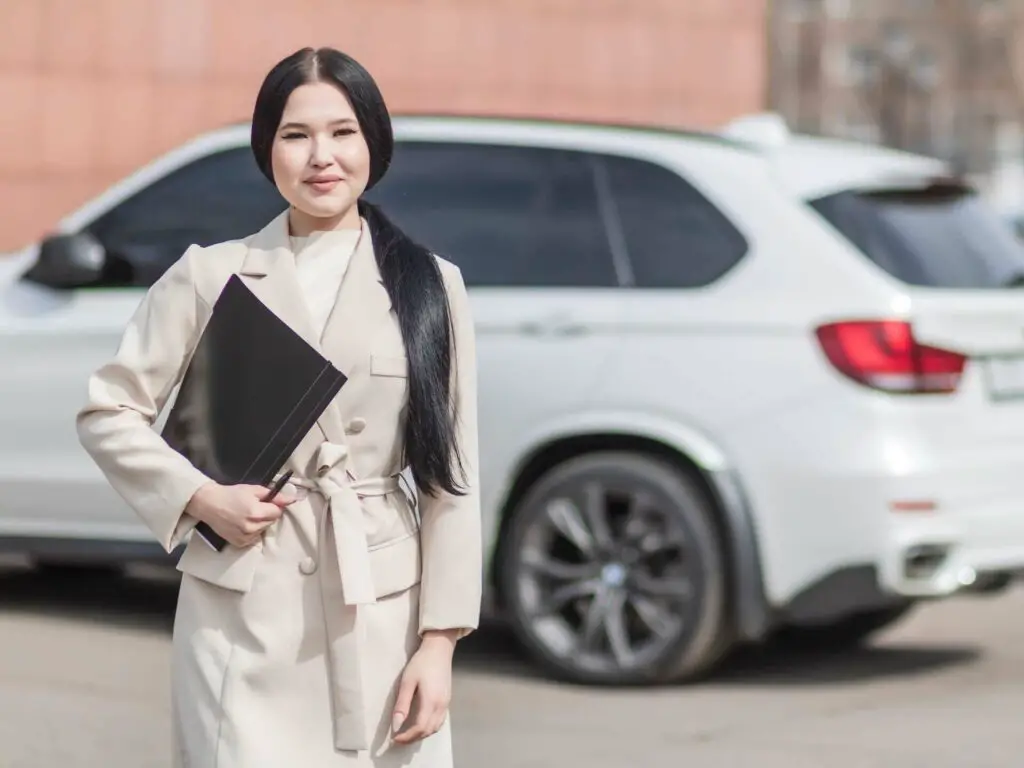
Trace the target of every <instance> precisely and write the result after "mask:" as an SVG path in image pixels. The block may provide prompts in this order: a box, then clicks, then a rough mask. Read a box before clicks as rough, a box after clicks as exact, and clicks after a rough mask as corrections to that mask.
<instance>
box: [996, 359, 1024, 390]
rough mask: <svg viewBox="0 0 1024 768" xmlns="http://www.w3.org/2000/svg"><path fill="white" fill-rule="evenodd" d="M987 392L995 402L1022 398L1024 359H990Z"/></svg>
mask: <svg viewBox="0 0 1024 768" xmlns="http://www.w3.org/2000/svg"><path fill="white" fill-rule="evenodd" d="M988 391H989V393H990V394H991V395H992V397H993V398H995V399H996V400H1009V399H1013V398H1019V397H1024V357H990V358H989V360H988Z"/></svg>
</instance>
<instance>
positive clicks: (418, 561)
mask: <svg viewBox="0 0 1024 768" xmlns="http://www.w3.org/2000/svg"><path fill="white" fill-rule="evenodd" d="M287 235H288V232H287V217H286V214H282V215H281V216H279V217H278V218H276V219H275V220H274V221H272V222H271V223H270V224H269V225H268V226H267V227H265V228H264V229H263V230H262V231H260V232H259V233H257V234H255V235H253V236H252V237H250V238H247V239H246V240H243V241H232V242H227V243H221V244H217V245H213V246H209V247H206V248H200V247H197V246H193V247H191V248H190V249H189V250H188V251H187V252H186V253H185V254H184V255H183V257H182V258H181V259H180V260H179V261H178V262H176V263H175V264H174V265H173V266H172V267H171V268H170V269H169V270H168V271H167V272H166V273H165V274H164V276H163V277H162V278H161V279H160V280H159V281H158V282H157V283H156V284H155V285H153V286H152V288H151V289H150V290H149V291H148V293H147V294H146V296H145V298H144V299H143V301H142V303H141V305H140V306H139V308H138V310H137V311H136V312H135V314H134V316H133V317H132V319H131V321H130V323H129V325H128V327H127V329H126V331H125V333H124V337H123V339H122V341H121V344H120V346H119V348H118V350H117V352H116V354H115V355H114V357H113V359H112V360H111V361H110V362H109V363H107V364H106V365H104V366H103V367H102V368H100V369H99V370H98V371H97V372H96V373H95V374H94V375H93V376H92V377H91V379H90V381H89V385H88V399H87V403H86V404H85V406H84V407H83V408H82V410H81V413H80V414H79V416H78V422H77V423H78V431H79V436H80V439H81V442H82V444H83V446H84V447H85V448H86V450H87V451H88V452H89V454H90V455H91V456H92V457H93V459H94V460H95V461H96V463H97V464H98V465H99V467H100V468H101V469H102V471H103V472H104V474H105V475H106V477H107V479H108V480H109V482H110V483H111V484H112V486H113V487H114V488H115V489H116V490H117V491H118V493H120V494H121V496H122V497H123V498H124V499H125V500H126V501H127V503H128V504H129V505H130V506H131V507H132V508H133V509H135V510H136V511H137V513H138V514H139V515H140V516H141V518H142V519H143V520H144V521H145V523H146V524H147V525H148V526H149V528H150V529H151V530H152V532H153V534H154V536H155V537H156V538H157V540H158V541H159V542H160V543H161V544H162V545H163V546H164V548H165V549H167V550H168V551H170V550H172V549H174V548H175V547H176V546H177V545H178V544H179V543H181V542H182V541H187V545H186V547H185V550H184V553H183V555H182V557H181V559H180V561H179V564H178V569H179V570H180V571H182V572H183V576H182V585H181V591H180V594H179V600H178V608H177V613H176V617H175V626H174V636H173V713H174V714H173V725H174V747H175V761H176V762H175V764H176V765H178V766H182V767H185V766H187V767H188V768H292V766H295V767H296V768H297V767H298V766H301V767H302V768H327V766H371V765H372V766H403V767H408V768H443V767H445V766H450V765H451V763H452V757H451V734H450V730H449V725H448V723H446V724H445V726H444V727H443V728H442V730H441V731H439V732H438V733H437V734H435V735H434V736H432V737H429V738H428V739H425V740H423V741H422V742H420V743H418V744H415V745H408V746H403V745H395V744H393V743H391V742H390V732H389V724H390V717H391V708H392V706H393V703H394V697H395V695H396V689H397V683H398V680H399V677H400V674H401V672H402V669H403V667H404V665H405V663H406V661H407V660H408V658H409V656H410V654H411V653H412V652H413V651H414V650H415V648H416V647H417V645H418V638H419V635H420V633H422V632H423V631H424V630H427V629H432V628H434V629H451V628H458V629H461V630H462V634H465V633H466V632H469V631H471V630H472V629H473V628H475V627H476V626H477V622H478V617H479V609H480V596H481V535H480V513H479V494H478V488H477V477H478V472H477V466H478V458H477V421H476V375H475V373H476V359H475V348H474V335H473V324H472V320H471V317H470V312H469V305H468V300H467V295H466V290H465V286H464V284H463V281H462V277H461V274H460V272H459V270H458V269H457V268H456V267H455V266H454V265H452V264H450V263H448V262H446V261H444V260H441V259H439V260H438V261H439V264H440V266H441V272H442V275H443V277H444V282H445V284H446V287H447V290H448V292H449V303H450V307H451V312H452V319H453V324H454V327H455V343H456V349H457V359H456V360H455V368H456V375H455V382H456V387H457V390H456V391H457V397H458V403H459V410H460V413H461V422H460V427H459V439H460V441H461V445H462V447H463V450H464V456H465V462H466V467H467V470H468V472H469V475H468V477H469V482H470V488H471V492H470V493H469V494H468V495H466V496H462V497H448V496H442V497H440V498H437V499H431V498H429V497H426V496H424V497H422V499H421V500H420V508H419V510H418V511H419V514H418V515H417V514H415V511H414V509H413V506H412V504H411V502H410V499H409V498H408V497H407V496H406V494H405V493H404V492H403V490H402V489H401V488H400V486H399V485H398V484H397V473H399V472H400V471H401V470H402V469H403V468H402V467H401V466H399V463H398V458H399V457H400V456H401V453H402V434H403V423H404V404H405V401H406V396H407V375H406V360H405V353H404V349H403V345H402V339H401V335H400V332H399V326H398V321H397V318H396V316H395V313H394V312H393V311H392V309H391V305H390V301H389V298H388V294H387V292H386V291H385V289H384V286H383V284H382V282H381V279H380V273H379V272H378V270H377V265H376V262H375V260H374V254H373V245H372V242H371V239H372V238H371V235H370V232H369V230H368V228H367V227H366V226H365V225H364V231H363V234H362V236H361V238H360V242H359V245H358V246H357V248H356V251H355V253H354V254H353V256H352V261H351V263H350V265H349V268H348V271H347V272H346V275H345V278H344V281H343V283H342V286H341V289H340V292H339V295H338V300H337V304H336V306H335V309H334V311H333V312H332V314H331V316H330V318H329V320H328V322H327V326H326V328H325V329H324V332H323V336H322V338H317V337H316V334H315V333H313V331H312V321H311V319H310V317H309V314H308V312H307V310H306V307H305V304H304V301H303V297H302V295H301V293H300V289H299V285H298V283H297V281H296V276H295V265H294V255H293V254H292V252H291V251H290V248H289V245H288V242H289V241H288V236H287ZM232 273H237V274H239V275H240V276H241V278H242V279H243V280H244V282H245V283H246V285H248V286H249V287H250V288H251V289H252V291H253V292H254V293H255V294H256V295H257V296H258V297H259V298H260V299H262V301H263V302H264V303H265V304H266V305H267V306H269V307H270V308H271V309H272V310H273V311H274V312H275V313H277V315H278V316H279V317H281V318H282V319H283V320H284V321H285V322H287V323H288V324H289V325H290V326H291V327H292V328H293V329H294V330H295V331H296V332H298V333H299V334H301V335H302V336H303V337H305V338H306V339H307V340H308V341H309V342H311V343H312V344H313V345H314V346H316V347H317V348H318V349H320V350H321V351H322V352H323V354H324V355H325V356H326V357H328V358H329V359H330V360H331V361H332V362H333V363H334V364H335V365H336V366H337V367H338V368H339V369H340V370H341V371H343V372H344V373H345V374H346V375H347V376H348V381H347V382H346V383H345V385H344V387H343V388H342V391H341V393H340V394H339V395H338V396H337V398H336V399H335V401H334V402H333V403H332V404H331V405H330V406H329V407H328V409H327V411H326V413H325V414H324V416H323V417H322V418H321V419H320V420H319V422H318V423H317V425H316V426H315V427H314V428H313V429H312V430H311V431H310V433H309V434H308V435H307V436H306V438H305V440H304V442H303V443H302V445H301V446H300V447H299V449H298V450H297V451H296V452H295V454H294V455H293V456H292V457H291V458H290V460H289V462H288V468H290V469H292V470H294V471H295V475H296V477H297V478H299V479H300V482H302V483H303V484H304V485H306V486H307V487H309V488H311V489H312V492H310V493H309V494H308V496H307V498H306V499H304V500H301V501H298V502H296V503H294V504H292V505H291V506H289V507H288V508H287V509H286V512H285V515H284V516H283V517H282V519H281V520H280V521H279V522H278V523H276V524H275V525H274V526H273V527H272V528H270V529H269V530H268V531H267V533H266V535H265V536H264V539H263V541H261V542H260V543H259V544H257V545H255V546H253V547H250V548H247V549H237V548H235V547H232V546H228V547H227V548H226V549H225V550H224V551H222V552H217V551H215V550H214V549H212V548H211V547H209V546H208V545H207V544H206V543H205V542H204V541H203V540H202V539H201V538H200V537H199V536H198V535H195V536H191V535H190V531H191V528H192V526H193V525H194V524H195V520H192V519H190V518H189V516H187V515H184V514H183V510H184V509H185V506H186V504H187V502H188V500H189V499H190V498H191V496H192V494H193V493H194V492H195V491H196V489H197V488H198V487H199V486H200V485H202V484H203V483H204V482H206V481H207V478H206V477H205V476H204V475H203V474H202V473H201V472H199V471H198V470H197V469H196V468H195V467H193V466H192V464H190V463H189V462H188V461H186V460H185V459H184V458H182V457H181V456H180V455H179V454H177V453H176V452H174V451H172V450H171V449H170V448H169V447H168V446H167V444H166V443H165V442H164V441H163V440H162V439H161V438H160V436H159V434H158V432H157V431H156V430H155V429H154V428H153V427H152V425H153V423H154V421H155V420H156V419H157V418H158V416H159V414H160V412H161V409H162V408H163V407H164V405H165V403H166V401H167V399H168V397H169V395H170V393H171V392H172V391H173V389H174V387H175V386H176V384H177V383H178V381H179V377H180V376H181V374H182V373H183V368H184V366H185V363H186V361H187V360H188V359H189V355H190V352H191V350H192V349H193V347H194V345H195V343H196V341H197V339H198V337H199V335H200V333H201V332H202V329H203V328H204V325H205V322H206V320H207V319H208V317H209V313H210V307H211V306H212V304H213V302H214V301H215V300H216V297H217V295H218V294H219V291H220V289H221V288H222V287H223V285H224V284H225V282H226V281H227V279H228V277H229V276H230V275H231V274H232ZM267 375H280V376H286V375H288V372H287V371H268V372H267ZM413 716H415V708H414V712H413Z"/></svg>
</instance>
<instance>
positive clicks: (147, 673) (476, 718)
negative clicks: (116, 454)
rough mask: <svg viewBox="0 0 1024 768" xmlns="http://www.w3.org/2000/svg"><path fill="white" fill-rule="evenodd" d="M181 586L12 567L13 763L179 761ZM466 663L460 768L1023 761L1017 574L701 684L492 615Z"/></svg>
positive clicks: (6, 692)
mask: <svg viewBox="0 0 1024 768" xmlns="http://www.w3.org/2000/svg"><path fill="white" fill-rule="evenodd" d="M174 599H175V583H174V580H173V579H171V580H167V579H150V578H146V579H134V578H133V579H120V578H116V577H110V576H96V577H91V578H81V577H80V576H78V575H66V574H37V573H34V572H29V571H22V570H13V571H7V572H0V768H72V767H73V768H150V767H151V768H169V766H170V759H169V758H168V756H167V753H168V746H169V728H168V676H169V673H168V657H169V645H170V628H171V621H172V615H173V608H174ZM457 666H458V669H457V678H456V683H455V703H454V707H453V722H454V727H455V733H456V744H455V748H456V765H457V766H459V767H460V768H477V767H478V766H479V767H480V768H542V767H547V766H550V767H551V768H576V766H581V767H582V766H586V768H613V767H614V768H647V767H650V768H668V767H669V766H685V768H746V767H747V766H750V767H751V768H776V767H778V768H782V767H783V766H785V768H896V767H898V768H918V767H919V766H920V768H925V766H927V768H996V767H998V768H1020V767H1021V766H1024V733H1022V731H1021V727H1020V721H1021V712H1022V711H1024V685H1022V684H1024V588H1020V587H1017V588H1014V589H1012V590H1010V591H1009V592H1007V593H1005V594H1002V595H999V596H995V597H971V598H966V597H965V598H956V599H953V600H950V601H945V602H942V603H938V604H933V605H928V606H924V607H922V608H919V609H918V610H917V611H916V612H915V613H914V614H912V615H911V616H910V617H909V618H907V619H906V620H905V621H904V622H903V623H901V624H900V625H898V626H897V627H895V628H894V629H892V630H890V631H888V632H887V633H885V634H884V635H882V636H880V637H879V638H878V640H877V641H876V642H875V643H874V644H873V645H872V646H870V647H868V648H865V649H862V650H858V651H854V652H846V653H839V654H830V653H818V652H815V653H809V652H799V653H798V652H795V651H793V650H787V649H785V648H773V647H769V648H761V649H749V650H745V651H742V652H740V653H739V654H737V655H736V657H735V658H734V659H732V660H731V661H730V662H729V663H728V664H727V665H726V666H725V668H724V669H723V670H721V671H720V673H719V674H718V675H717V676H716V677H715V678H714V679H712V680H710V681H708V682H705V683H701V684H699V685H695V686H674V687H669V688H660V689H656V690H651V689H644V690H614V689H611V690H610V689H602V690H595V689H588V688H583V687H576V686H568V685H563V684H556V683H553V682H550V681H548V680H545V679H543V678H542V677H540V676H539V675H538V672H537V670H536V669H535V668H534V667H533V666H532V665H531V664H530V663H529V662H528V661H526V660H525V659H524V658H523V657H522V655H521V654H520V653H519V651H518V649H517V647H516V645H515V643H514V642H513V641H512V639H511V637H510V636H509V634H508V633H507V632H505V631H504V630H502V629H500V628H494V627H488V628H484V629H482V630H481V631H479V632H478V633H477V634H476V635H474V636H473V637H471V638H470V639H469V640H467V641H465V642H464V644H463V646H462V647H461V648H460V653H459V661H458V665H457ZM288 768H291V767H288Z"/></svg>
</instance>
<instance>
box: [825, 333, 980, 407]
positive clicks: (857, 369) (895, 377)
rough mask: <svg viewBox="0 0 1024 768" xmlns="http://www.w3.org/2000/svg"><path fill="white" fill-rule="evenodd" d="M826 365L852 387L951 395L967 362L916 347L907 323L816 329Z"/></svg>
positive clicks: (951, 354)
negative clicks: (849, 382)
mask: <svg viewBox="0 0 1024 768" xmlns="http://www.w3.org/2000/svg"><path fill="white" fill-rule="evenodd" d="M815 332H816V334H817V337H818V341H819V343H820V344H821V347H822V349H823V350H824V352H825V356H826V357H827V358H828V360H829V362H830V363H832V365H833V366H835V368H836V369H837V370H838V371H839V372H840V373H842V374H844V375H846V376H848V377H849V378H851V379H853V380H854V381H856V382H859V383H861V384H864V385H866V386H869V387H872V388H874V389H880V390H883V391H885V392H902V393H933V392H934V393H937V392H954V391H955V390H956V388H957V385H959V383H960V377H961V375H962V374H963V371H964V365H965V364H966V362H967V358H966V357H965V356H964V355H961V354H957V353H956V352H950V351H948V350H945V349H937V348H936V347H929V346H927V345H925V344H921V343H919V342H918V341H917V340H916V339H915V338H914V332H913V329H912V328H911V326H910V323H906V322H903V321H900V320H854V321H847V322H839V323H829V324H827V325H822V326H819V327H818V328H817V329H816V331H815Z"/></svg>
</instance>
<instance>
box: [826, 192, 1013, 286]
mask: <svg viewBox="0 0 1024 768" xmlns="http://www.w3.org/2000/svg"><path fill="white" fill-rule="evenodd" d="M810 204H811V207H812V208H814V209H815V210H816V211H817V212H818V213H819V214H821V215H822V216H823V217H824V218H825V219H827V220H828V221H829V223H831V224H832V225H833V226H834V227H835V228H836V229H838V230H839V231H840V232H841V233H842V234H843V235H845V236H846V238H847V239H849V240H850V241H851V242H852V243H853V244H854V245H856V246H857V247H858V248H859V249H860V250H861V251H862V252H863V253H864V254H865V255H866V256H867V257H868V258H869V259H871V260H872V261H873V262H875V264H877V265H878V266H879V267H881V268H882V269H884V270H885V271H886V272H888V273H889V274H890V275H893V276H894V277H896V278H898V279H899V280H902V281H903V282H905V283H908V284H910V285H918V286H929V287H933V288H972V289H977V288H1007V287H1012V286H1017V285H1022V284H1024V246H1022V245H1021V244H1020V242H1019V241H1018V240H1017V239H1016V237H1014V235H1013V232H1012V230H1011V229H1010V228H1009V227H1008V226H1007V225H1006V224H1005V223H1004V222H1003V221H1001V220H1000V219H999V218H998V217H997V216H996V215H995V213H994V212H993V211H991V210H990V209H989V208H988V207H987V205H986V204H985V202H984V201H983V200H982V199H981V198H980V197H979V196H978V195H977V193H975V192H973V191H970V190H967V189H965V188H964V187H962V186H956V185H950V184H936V185H933V186H930V187H925V188H919V189H903V190H885V191H878V192H854V191H845V192H840V193H838V194H833V195H829V196H827V197H822V198H818V199H816V200H812V201H810Z"/></svg>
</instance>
